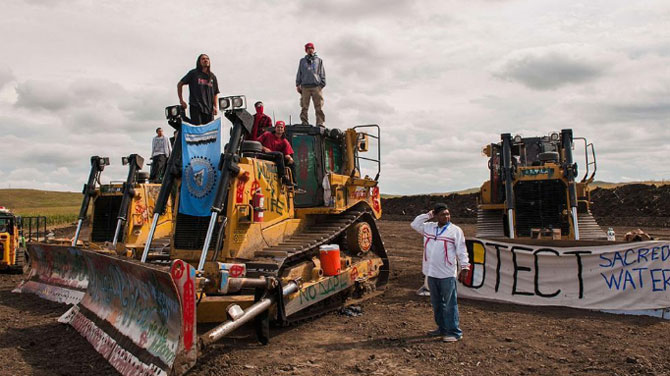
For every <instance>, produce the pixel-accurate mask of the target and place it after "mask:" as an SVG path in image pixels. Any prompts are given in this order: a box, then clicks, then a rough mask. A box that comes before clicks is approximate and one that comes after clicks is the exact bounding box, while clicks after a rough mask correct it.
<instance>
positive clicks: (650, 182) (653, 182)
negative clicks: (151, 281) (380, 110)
mask: <svg viewBox="0 0 670 376" xmlns="http://www.w3.org/2000/svg"><path fill="white" fill-rule="evenodd" d="M483 183H484V182H482V184H483ZM83 184H84V183H82V186H83ZM628 184H646V185H656V184H659V185H667V184H670V179H669V180H667V181H666V180H641V181H627V182H608V181H602V180H594V181H593V182H592V183H591V184H589V186H591V187H595V188H601V186H608V185H609V186H620V185H628ZM606 188H607V187H606ZM479 189H480V188H479V187H472V188H466V189H461V190H457V191H447V192H417V193H411V194H398V193H386V192H383V191H382V190H380V194H381V195H382V196H398V197H400V196H421V195H426V196H433V195H435V196H440V195H450V194H454V193H462V192H467V191H473V192H470V193H476V192H477V191H479ZM7 190H26V191H27V190H30V191H39V192H58V193H78V194H81V192H80V191H59V190H46V189H39V188H12V187H8V188H0V191H7ZM0 204H1V203H0ZM0 206H2V205H0Z"/></svg>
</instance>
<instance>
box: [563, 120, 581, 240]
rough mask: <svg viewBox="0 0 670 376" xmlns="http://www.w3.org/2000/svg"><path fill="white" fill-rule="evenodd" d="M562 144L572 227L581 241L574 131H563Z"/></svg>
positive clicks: (576, 238) (576, 237)
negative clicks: (573, 147) (573, 155)
mask: <svg viewBox="0 0 670 376" xmlns="http://www.w3.org/2000/svg"><path fill="white" fill-rule="evenodd" d="M561 142H562V143H563V152H564V154H565V164H564V165H563V170H564V171H565V177H566V178H567V179H568V194H569V196H570V207H571V212H572V225H573V229H574V234H575V240H579V221H578V219H577V184H576V183H575V177H576V176H577V164H576V163H574V159H573V157H572V129H563V130H561Z"/></svg>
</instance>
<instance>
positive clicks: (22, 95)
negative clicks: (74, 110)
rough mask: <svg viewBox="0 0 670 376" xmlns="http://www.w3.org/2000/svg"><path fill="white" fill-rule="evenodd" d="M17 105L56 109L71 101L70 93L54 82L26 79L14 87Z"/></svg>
mask: <svg viewBox="0 0 670 376" xmlns="http://www.w3.org/2000/svg"><path fill="white" fill-rule="evenodd" d="M16 93H17V94H18V100H17V102H16V106H17V107H24V108H27V109H30V110H47V111H58V110H62V109H64V108H66V107H67V106H69V105H70V104H71V103H72V99H73V98H72V94H71V92H70V91H68V90H67V88H66V87H64V86H62V85H61V84H57V83H55V82H45V81H34V80H30V81H26V82H22V83H19V85H18V86H17V87H16Z"/></svg>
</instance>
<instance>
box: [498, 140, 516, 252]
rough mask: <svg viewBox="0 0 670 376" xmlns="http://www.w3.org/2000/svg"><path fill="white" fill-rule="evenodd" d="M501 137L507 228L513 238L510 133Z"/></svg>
mask: <svg viewBox="0 0 670 376" xmlns="http://www.w3.org/2000/svg"><path fill="white" fill-rule="evenodd" d="M500 138H501V139H502V158H503V175H504V177H505V201H506V203H507V225H508V228H509V237H510V239H514V237H515V236H514V235H515V232H516V231H515V229H514V188H513V187H512V184H513V183H512V135H511V134H509V133H503V134H501V135H500Z"/></svg>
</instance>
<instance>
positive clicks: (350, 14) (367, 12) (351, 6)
mask: <svg viewBox="0 0 670 376" xmlns="http://www.w3.org/2000/svg"><path fill="white" fill-rule="evenodd" d="M415 4H416V2H415V1H413V0H368V1H356V0H337V1H311V0H300V1H299V2H298V7H297V10H296V14H297V15H298V16H299V17H311V16H316V17H328V18H329V19H333V18H337V19H345V20H347V21H352V20H354V21H360V20H363V19H369V18H378V17H386V16H393V17H397V16H399V15H402V16H404V17H412V14H413V13H414V9H415Z"/></svg>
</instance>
